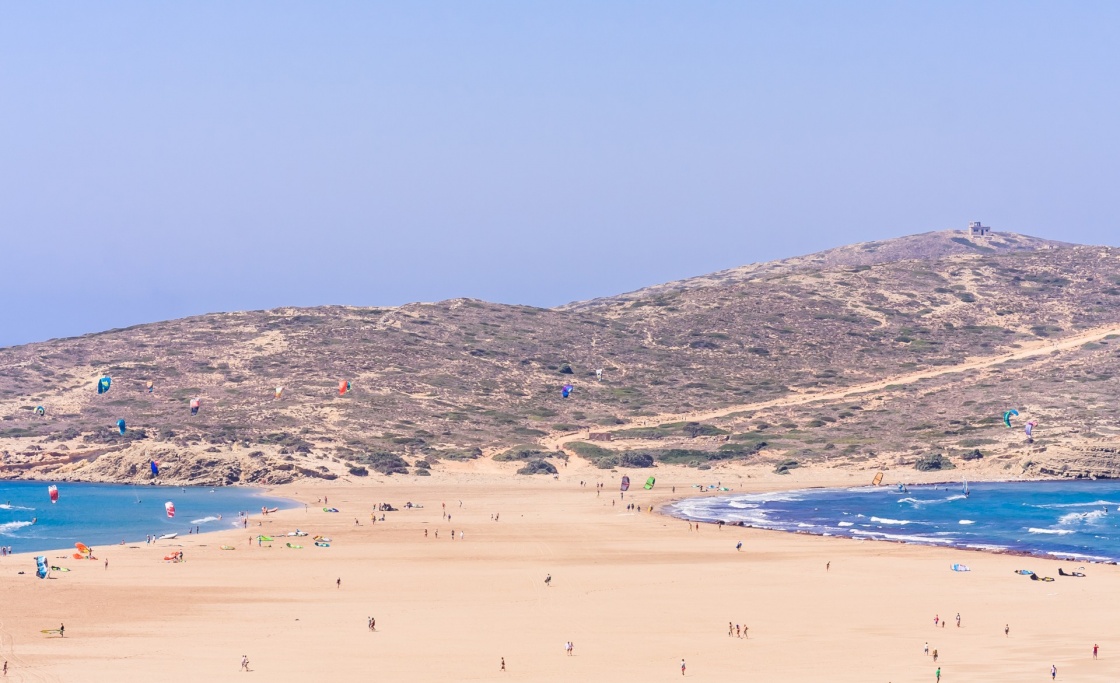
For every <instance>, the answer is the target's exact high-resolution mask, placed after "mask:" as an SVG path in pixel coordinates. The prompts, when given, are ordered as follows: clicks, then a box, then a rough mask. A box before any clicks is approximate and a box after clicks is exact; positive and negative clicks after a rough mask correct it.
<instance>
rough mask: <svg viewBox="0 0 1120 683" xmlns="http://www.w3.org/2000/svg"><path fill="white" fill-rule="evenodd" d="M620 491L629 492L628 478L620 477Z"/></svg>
mask: <svg viewBox="0 0 1120 683" xmlns="http://www.w3.org/2000/svg"><path fill="white" fill-rule="evenodd" d="M622 490H623V491H629V490H630V477H626V476H624V477H622Z"/></svg>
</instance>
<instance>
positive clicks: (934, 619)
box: [933, 614, 941, 626]
mask: <svg viewBox="0 0 1120 683" xmlns="http://www.w3.org/2000/svg"><path fill="white" fill-rule="evenodd" d="M939 621H941V617H939V616H938V615H936V614H935V615H933V625H934V626H937V622H939Z"/></svg>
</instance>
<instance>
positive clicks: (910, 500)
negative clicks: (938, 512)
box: [898, 493, 967, 508]
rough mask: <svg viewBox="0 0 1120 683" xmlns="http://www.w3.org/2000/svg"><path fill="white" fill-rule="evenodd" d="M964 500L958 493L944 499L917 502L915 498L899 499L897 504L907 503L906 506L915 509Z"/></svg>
mask: <svg viewBox="0 0 1120 683" xmlns="http://www.w3.org/2000/svg"><path fill="white" fill-rule="evenodd" d="M964 498H967V496H965V495H964V494H961V493H958V494H957V495H955V496H948V497H946V498H932V499H930V500H919V499H917V498H900V499H899V500H898V502H899V503H908V504H910V505H913V506H914V507H916V508H917V507H922V506H923V505H937V504H940V503H949V502H952V501H954V500H963V499H964Z"/></svg>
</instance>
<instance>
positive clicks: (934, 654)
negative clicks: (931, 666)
mask: <svg viewBox="0 0 1120 683" xmlns="http://www.w3.org/2000/svg"><path fill="white" fill-rule="evenodd" d="M933 661H935V662H936V661H937V650H934V651H933Z"/></svg>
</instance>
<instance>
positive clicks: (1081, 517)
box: [1058, 510, 1108, 524]
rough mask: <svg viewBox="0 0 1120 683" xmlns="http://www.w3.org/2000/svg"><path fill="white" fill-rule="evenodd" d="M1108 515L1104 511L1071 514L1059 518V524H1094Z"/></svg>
mask: <svg viewBox="0 0 1120 683" xmlns="http://www.w3.org/2000/svg"><path fill="white" fill-rule="evenodd" d="M1107 514H1108V513H1107V512H1105V511H1104V510H1093V511H1092V512H1069V513H1066V514H1064V515H1062V516H1061V517H1059V518H1058V524H1092V523H1094V522H1096V521H1097V520H1099V519H1100V518H1101V517H1104V516H1105V515H1107Z"/></svg>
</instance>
